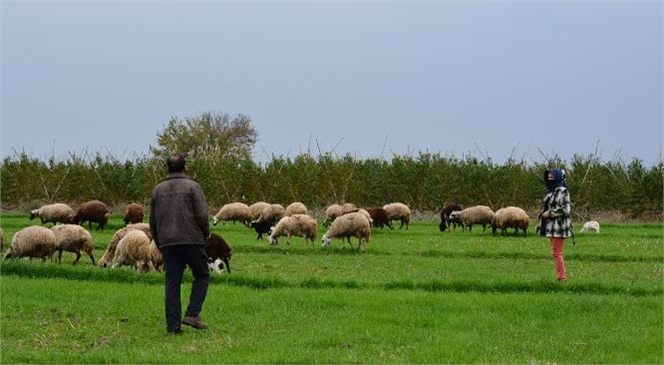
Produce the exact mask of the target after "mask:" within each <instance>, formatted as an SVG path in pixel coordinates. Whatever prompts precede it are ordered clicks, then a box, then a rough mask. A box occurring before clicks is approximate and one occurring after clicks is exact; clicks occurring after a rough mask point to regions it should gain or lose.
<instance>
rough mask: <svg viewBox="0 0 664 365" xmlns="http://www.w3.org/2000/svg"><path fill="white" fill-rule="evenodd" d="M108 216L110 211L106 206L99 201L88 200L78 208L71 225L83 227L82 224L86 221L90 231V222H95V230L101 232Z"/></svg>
mask: <svg viewBox="0 0 664 365" xmlns="http://www.w3.org/2000/svg"><path fill="white" fill-rule="evenodd" d="M110 216H111V211H110V209H108V207H107V206H106V204H104V203H102V202H100V201H99V200H90V201H88V202H85V203H83V204H81V205H79V206H78V209H77V210H76V215H74V220H73V221H72V223H74V224H78V225H83V223H84V222H85V221H87V222H88V229H89V230H92V222H95V223H98V224H99V225H98V226H97V230H98V231H99V230H102V231H103V230H104V227H105V226H106V223H108V218H109V217H110Z"/></svg>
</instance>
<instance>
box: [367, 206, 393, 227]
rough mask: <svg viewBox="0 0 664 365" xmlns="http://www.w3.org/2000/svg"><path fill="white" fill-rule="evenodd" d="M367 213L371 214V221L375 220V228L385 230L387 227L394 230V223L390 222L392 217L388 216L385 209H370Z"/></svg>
mask: <svg viewBox="0 0 664 365" xmlns="http://www.w3.org/2000/svg"><path fill="white" fill-rule="evenodd" d="M367 212H369V215H370V216H371V219H373V226H374V227H378V228H383V227H384V226H387V227H388V228H389V229H393V227H392V221H391V220H390V217H389V216H388V215H387V212H386V211H385V209H383V208H368V209H367Z"/></svg>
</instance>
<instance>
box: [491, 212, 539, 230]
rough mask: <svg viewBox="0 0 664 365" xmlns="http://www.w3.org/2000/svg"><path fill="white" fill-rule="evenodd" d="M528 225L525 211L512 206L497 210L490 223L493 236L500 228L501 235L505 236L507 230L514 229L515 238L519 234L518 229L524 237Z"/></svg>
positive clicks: (528, 218)
mask: <svg viewBox="0 0 664 365" xmlns="http://www.w3.org/2000/svg"><path fill="white" fill-rule="evenodd" d="M529 224H530V217H529V216H528V214H527V213H526V211H524V210H523V209H521V208H519V207H513V206H509V207H504V208H500V209H498V210H497V211H496V213H495V214H494V217H493V221H492V222H491V226H492V232H493V234H495V233H496V231H497V230H498V229H499V228H500V229H502V234H503V235H505V234H506V233H507V228H514V235H515V236H516V235H517V234H518V233H519V229H521V230H522V231H523V235H524V236H525V235H526V234H527V231H528V225H529Z"/></svg>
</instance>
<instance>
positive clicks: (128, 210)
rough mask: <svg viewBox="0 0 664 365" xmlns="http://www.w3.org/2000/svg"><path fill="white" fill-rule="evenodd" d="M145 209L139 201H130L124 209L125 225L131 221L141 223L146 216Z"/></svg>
mask: <svg viewBox="0 0 664 365" xmlns="http://www.w3.org/2000/svg"><path fill="white" fill-rule="evenodd" d="M144 212H145V209H143V206H142V205H140V204H137V203H129V204H127V206H126V207H125V211H124V222H125V226H126V225H127V224H130V223H141V222H143V218H144V216H145V213H144Z"/></svg>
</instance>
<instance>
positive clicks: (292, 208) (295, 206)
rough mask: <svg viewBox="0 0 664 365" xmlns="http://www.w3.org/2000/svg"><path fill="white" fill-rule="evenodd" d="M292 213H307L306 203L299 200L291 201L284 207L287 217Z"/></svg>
mask: <svg viewBox="0 0 664 365" xmlns="http://www.w3.org/2000/svg"><path fill="white" fill-rule="evenodd" d="M293 214H309V211H308V210H307V206H306V205H304V204H302V203H300V202H293V203H290V204H289V205H288V206H287V207H286V216H287V217H288V216H291V215H293Z"/></svg>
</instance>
